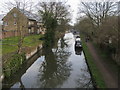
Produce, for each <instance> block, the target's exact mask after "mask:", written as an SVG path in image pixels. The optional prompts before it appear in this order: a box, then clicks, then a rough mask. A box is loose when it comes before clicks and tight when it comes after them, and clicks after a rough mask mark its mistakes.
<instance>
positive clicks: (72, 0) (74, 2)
mask: <svg viewBox="0 0 120 90" xmlns="http://www.w3.org/2000/svg"><path fill="white" fill-rule="evenodd" d="M8 1H11V2H12V1H14V0H0V14H3V13H5V12H4V11H5V10H4V8H3V7H2V6H3V3H5V2H8ZM31 1H33V2H34V3H37V2H38V1H39V0H31ZM41 1H48V0H41ZM49 1H67V3H68V4H69V5H70V6H71V11H72V22H71V24H72V25H73V24H74V23H75V21H76V17H77V12H78V5H79V4H80V2H81V1H84V2H95V1H97V2H98V1H108V0H49ZM111 1H113V2H115V1H119V0H111Z"/></svg>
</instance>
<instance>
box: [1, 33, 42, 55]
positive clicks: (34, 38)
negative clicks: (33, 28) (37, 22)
mask: <svg viewBox="0 0 120 90" xmlns="http://www.w3.org/2000/svg"><path fill="white" fill-rule="evenodd" d="M40 37H43V35H30V36H26V37H25V38H24V41H23V47H32V46H36V45H38V44H40V43H42V41H40V40H39V38H40ZM18 40H19V37H10V38H5V39H3V40H2V54H3V55H4V54H7V53H11V52H15V51H16V50H17V44H18Z"/></svg>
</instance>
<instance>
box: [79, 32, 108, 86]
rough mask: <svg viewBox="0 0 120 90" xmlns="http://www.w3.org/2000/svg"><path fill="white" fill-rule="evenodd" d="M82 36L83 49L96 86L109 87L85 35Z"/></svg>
mask: <svg viewBox="0 0 120 90" xmlns="http://www.w3.org/2000/svg"><path fill="white" fill-rule="evenodd" d="M80 37H81V39H82V46H83V51H84V54H85V58H86V62H87V65H88V67H89V70H90V73H91V76H92V79H93V83H94V86H95V88H107V87H106V84H105V82H104V80H103V76H102V74H101V73H100V71H99V69H98V67H97V66H96V64H95V62H94V58H93V56H92V55H91V53H90V51H89V49H88V47H87V44H86V42H85V38H84V35H83V34H81V35H80Z"/></svg>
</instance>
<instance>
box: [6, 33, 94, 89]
mask: <svg viewBox="0 0 120 90" xmlns="http://www.w3.org/2000/svg"><path fill="white" fill-rule="evenodd" d="M74 43H75V39H74V36H73V34H71V33H68V34H65V36H64V38H61V39H59V41H58V45H56V46H57V47H54V48H48V47H47V48H43V49H42V52H40V53H37V55H36V56H38V57H37V58H36V57H34V60H32V62H31V61H29V62H27V63H26V65H25V66H24V67H23V68H22V69H21V73H20V75H19V74H16V76H15V77H12V78H11V80H10V82H8V83H7V84H10V83H12V84H10V85H8V87H11V88H22V89H23V88H86V87H87V88H90V87H93V86H92V83H91V77H90V74H89V71H88V68H87V65H86V62H85V57H84V54H83V51H82V50H81V49H75V48H74ZM41 53H42V54H41ZM29 63H30V64H29ZM28 66H29V67H28ZM13 78H15V79H13ZM6 82H7V81H6Z"/></svg>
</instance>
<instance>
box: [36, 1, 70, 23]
mask: <svg viewBox="0 0 120 90" xmlns="http://www.w3.org/2000/svg"><path fill="white" fill-rule="evenodd" d="M69 7H70V6H69V5H67V4H66V2H39V3H38V5H37V9H38V10H39V13H40V14H41V15H42V14H43V13H44V12H49V13H53V18H55V19H57V21H58V23H61V20H62V21H63V19H66V20H68V21H69V19H70V11H69Z"/></svg>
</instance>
